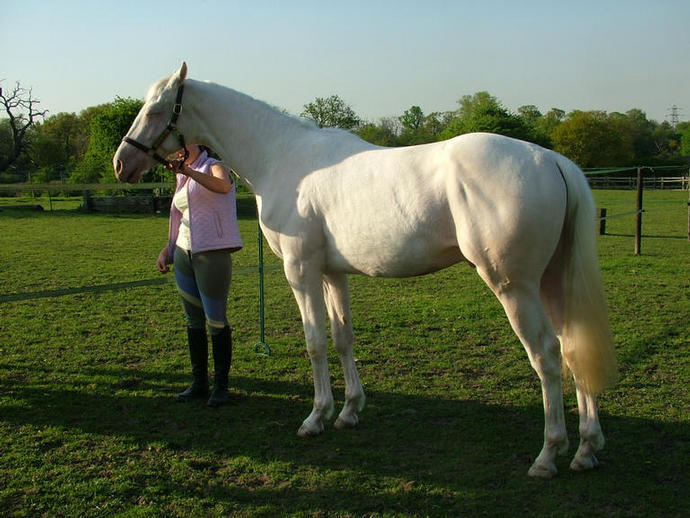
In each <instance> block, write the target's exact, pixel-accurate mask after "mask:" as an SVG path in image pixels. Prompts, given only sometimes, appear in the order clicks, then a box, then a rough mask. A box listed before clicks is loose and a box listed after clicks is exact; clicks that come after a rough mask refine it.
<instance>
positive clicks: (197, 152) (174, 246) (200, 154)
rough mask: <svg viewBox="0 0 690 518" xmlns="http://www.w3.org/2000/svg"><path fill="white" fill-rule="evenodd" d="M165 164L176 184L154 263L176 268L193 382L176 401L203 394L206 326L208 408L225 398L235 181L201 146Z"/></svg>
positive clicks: (236, 240)
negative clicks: (164, 242)
mask: <svg viewBox="0 0 690 518" xmlns="http://www.w3.org/2000/svg"><path fill="white" fill-rule="evenodd" d="M188 150H189V155H188V157H187V158H186V159H185V158H184V150H181V151H179V152H178V153H177V160H175V161H173V162H171V163H170V169H171V170H172V171H174V172H175V173H176V176H177V188H176V190H175V196H174V197H173V202H172V205H171V207H170V225H169V232H168V244H167V246H165V247H164V248H163V249H162V250H161V252H160V254H159V255H158V260H157V261H156V267H157V268H158V270H159V271H160V272H161V273H167V272H169V271H170V267H169V265H170V264H174V266H175V281H176V283H177V289H178V292H179V294H180V297H181V299H182V306H183V308H184V312H185V315H186V318H187V338H188V341H189V355H190V358H191V362H192V377H193V381H192V384H191V385H190V386H189V387H188V388H187V390H185V391H184V392H182V393H181V394H178V395H177V399H178V400H179V401H189V400H191V399H195V398H205V397H207V396H208V392H209V383H208V338H207V335H206V326H207V325H208V328H209V331H210V334H211V342H212V345H213V364H214V381H215V384H214V388H213V392H212V393H211V397H210V398H209V399H208V402H207V404H208V406H212V407H216V406H220V405H223V404H225V403H227V402H228V400H229V397H228V373H229V371H230V361H231V359H232V336H231V331H230V327H229V325H228V320H227V316H226V310H227V300H228V292H229V290H230V280H231V277H232V259H231V257H230V254H231V253H232V252H236V251H237V250H239V249H241V248H242V239H241V237H240V232H239V228H238V226H237V211H236V204H235V184H234V182H233V181H232V179H231V177H230V171H229V169H228V168H227V167H226V166H225V165H224V164H223V163H222V162H220V161H218V160H216V159H214V158H211V157H210V156H209V153H208V150H207V149H206V148H204V147H202V146H196V145H193V146H189V147H188Z"/></svg>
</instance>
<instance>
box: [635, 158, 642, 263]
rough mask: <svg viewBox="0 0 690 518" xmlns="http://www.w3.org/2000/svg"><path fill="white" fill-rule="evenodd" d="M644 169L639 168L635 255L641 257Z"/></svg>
mask: <svg viewBox="0 0 690 518" xmlns="http://www.w3.org/2000/svg"><path fill="white" fill-rule="evenodd" d="M642 187H643V186H642V168H641V167H638V168H637V226H636V229H635V255H640V253H641V248H642V191H643V188H642Z"/></svg>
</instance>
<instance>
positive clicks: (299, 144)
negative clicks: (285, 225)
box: [185, 80, 376, 195]
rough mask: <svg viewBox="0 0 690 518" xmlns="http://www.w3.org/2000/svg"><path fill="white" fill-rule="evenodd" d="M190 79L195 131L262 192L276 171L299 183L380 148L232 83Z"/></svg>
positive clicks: (268, 188) (272, 181)
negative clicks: (313, 173) (286, 110)
mask: <svg viewBox="0 0 690 518" xmlns="http://www.w3.org/2000/svg"><path fill="white" fill-rule="evenodd" d="M187 84H188V85H189V91H190V94H189V95H190V99H189V102H190V106H189V109H190V110H191V111H193V112H194V114H195V117H193V119H194V120H195V121H196V125H197V127H195V128H194V129H193V131H192V133H191V134H190V135H191V136H194V137H197V138H198V142H197V143H199V144H206V145H208V146H209V147H211V149H213V150H214V151H216V152H217V153H218V154H219V155H220V156H221V157H222V159H223V161H224V162H225V163H226V165H228V166H229V167H231V168H232V169H234V170H235V172H236V173H237V174H238V175H239V176H240V177H241V178H242V179H243V180H245V182H246V183H247V184H248V185H249V187H250V188H251V189H252V190H253V191H254V193H255V194H257V195H260V194H262V193H263V194H265V193H268V192H270V191H272V190H274V187H275V180H276V178H275V176H276V175H280V177H281V181H282V182H284V181H286V180H288V181H293V182H299V180H300V179H301V178H302V177H304V176H305V175H307V174H309V172H310V171H311V170H314V169H322V168H325V167H328V166H331V165H333V164H336V163H339V162H341V161H342V160H344V159H345V158H346V157H347V156H350V155H353V154H355V153H358V152H361V151H364V150H366V149H371V148H373V147H376V146H373V145H371V144H368V143H366V142H364V141H363V140H361V139H359V138H358V137H356V136H354V135H352V134H350V133H348V132H345V131H338V130H319V129H318V128H317V127H316V126H315V125H313V124H311V123H308V122H305V121H303V120H300V119H297V118H295V117H291V116H288V115H284V114H283V113H280V112H279V111H278V110H276V109H274V108H272V107H270V106H269V105H267V104H266V103H264V102H261V101H257V100H256V99H253V98H251V97H249V96H248V95H245V94H242V93H240V92H237V91H235V90H232V89H230V88H226V87H224V86H220V85H217V84H214V83H204V82H199V81H191V80H188V83H187ZM185 95H187V94H185ZM185 109H187V105H186V104H185ZM288 175H289V176H290V178H289V179H288V178H287V176H288Z"/></svg>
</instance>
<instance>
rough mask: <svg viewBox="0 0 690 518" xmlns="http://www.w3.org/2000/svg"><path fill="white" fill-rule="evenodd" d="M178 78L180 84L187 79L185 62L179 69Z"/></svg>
mask: <svg viewBox="0 0 690 518" xmlns="http://www.w3.org/2000/svg"><path fill="white" fill-rule="evenodd" d="M178 76H179V78H180V82H182V81H184V80H185V79H186V78H187V63H186V62H185V61H183V62H182V66H181V67H180V72H179V73H178Z"/></svg>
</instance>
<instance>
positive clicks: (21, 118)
mask: <svg viewBox="0 0 690 518" xmlns="http://www.w3.org/2000/svg"><path fill="white" fill-rule="evenodd" d="M39 103H40V101H39V100H38V99H34V97H33V92H32V90H31V88H29V89H28V90H27V89H25V88H23V87H22V86H21V85H20V84H19V83H18V82H17V83H16V85H15V87H14V89H13V90H12V91H11V92H9V93H6V92H5V91H3V89H2V87H0V104H2V106H3V108H4V110H5V113H7V116H8V117H9V128H10V133H11V146H10V149H9V152H7V154H4V155H2V156H0V172H3V171H6V170H7V169H8V168H9V167H10V166H11V165H12V164H14V163H15V162H17V160H18V159H19V157H20V156H21V155H22V154H23V153H25V152H26V151H27V150H28V148H29V144H30V143H29V140H28V139H27V131H28V130H29V128H31V126H33V125H34V124H35V123H36V122H37V119H38V118H39V117H40V118H42V117H45V114H46V113H48V111H47V110H43V111H39V110H38V109H37V105H38V104H39Z"/></svg>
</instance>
